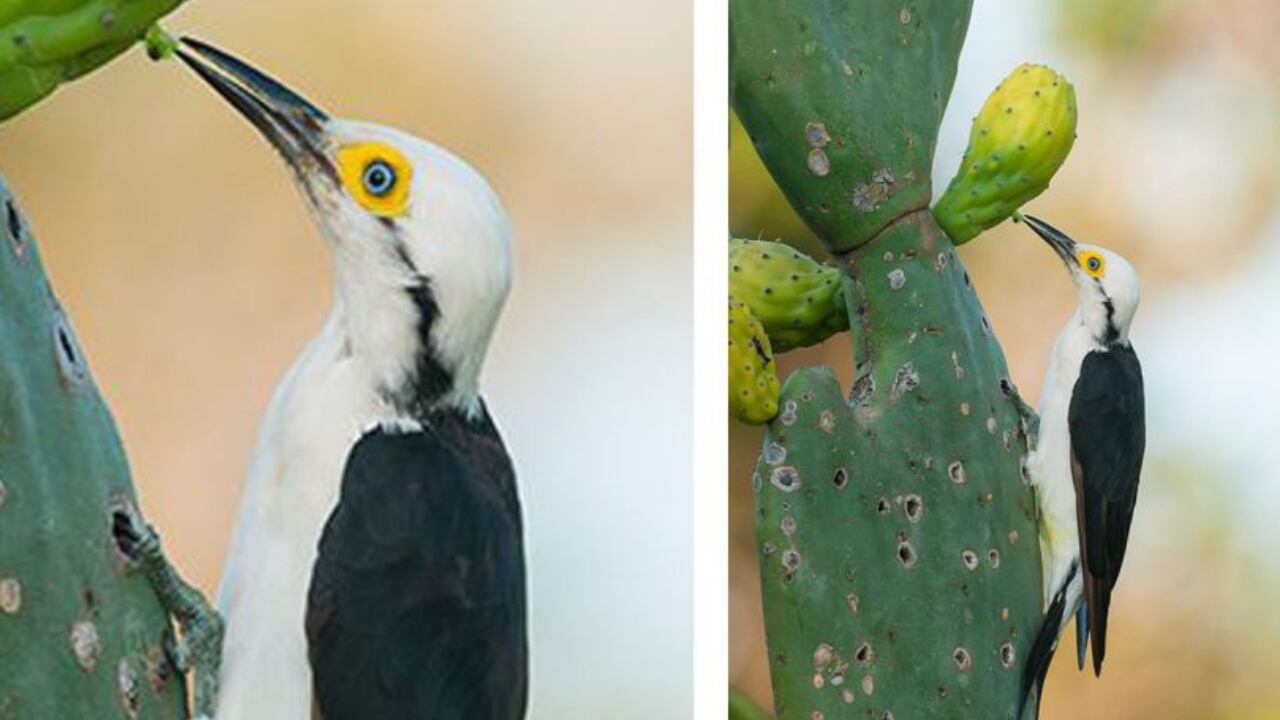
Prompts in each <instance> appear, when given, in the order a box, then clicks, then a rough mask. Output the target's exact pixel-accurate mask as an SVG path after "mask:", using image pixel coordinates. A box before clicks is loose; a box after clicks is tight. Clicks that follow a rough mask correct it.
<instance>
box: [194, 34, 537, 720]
mask: <svg viewBox="0 0 1280 720" xmlns="http://www.w3.org/2000/svg"><path fill="white" fill-rule="evenodd" d="M178 54H179V56H180V57H181V58H182V59H183V61H185V62H186V63H187V64H188V65H190V66H191V67H192V68H193V69H194V70H195V71H196V72H197V73H199V75H200V76H201V77H202V78H203V79H204V80H205V81H207V82H208V83H209V84H210V85H212V86H213V88H214V89H215V90H217V91H218V93H219V94H221V95H222V97H223V98H225V99H226V100H227V101H229V102H230V103H231V104H232V105H233V106H234V107H235V108H236V109H237V110H238V111H239V112H240V113H242V114H243V115H244V116H245V117H246V118H248V120H249V121H250V122H251V123H253V125H255V126H256V127H257V128H258V130H260V131H261V132H262V134H263V135H265V136H266V138H267V139H268V140H269V141H270V142H271V144H272V145H274V146H275V148H276V150H278V151H279V152H280V153H281V155H283V156H284V159H285V160H286V162H287V163H288V165H289V167H290V169H291V170H292V173H293V176H294V178H295V180H296V181H297V184H298V186H299V187H300V188H301V190H302V194H303V195H304V196H305V198H306V200H307V204H308V207H309V209H310V210H311V213H312V214H313V215H314V217H315V219H316V221H317V224H318V225H319V228H320V231H321V233H322V234H323V236H324V237H325V239H326V240H327V241H328V244H329V246H330V249H331V250H332V252H333V267H334V297H333V308H332V311H331V312H330V315H329V319H328V321H327V322H326V323H325V325H324V327H323V329H322V330H321V331H320V334H319V336H318V337H316V338H315V339H314V340H313V341H312V342H311V344H310V345H308V346H307V348H306V350H305V351H303V353H302V355H301V356H300V357H299V358H298V360H297V362H296V363H295V365H294V366H293V368H292V370H290V371H289V373H288V375H287V376H286V377H285V379H284V381H283V382H282V383H281V385H280V386H279V387H278V388H277V390H276V392H275V395H274V397H273V398H272V401H271V405H270V408H269V409H268V411H267V415H266V418H265V420H264V423H263V426H262V428H261V431H260V434H259V439H258V447H257V451H256V454H255V456H254V458H253V461H252V464H251V467H250V470H249V478H248V483H247V485H246V487H245V490H244V496H243V499H242V502H241V506H240V511H239V516H238V518H237V521H236V531H235V538H234V541H233V545H232V550H231V556H230V559H229V561H228V564H227V568H226V572H225V576H224V578H223V581H222V587H221V598H220V605H221V609H222V611H223V613H224V615H225V617H226V620H227V628H226V639H225V642H224V645H223V656H222V675H221V692H220V697H219V700H218V703H217V713H216V717H217V718H218V720H257V719H259V718H279V719H280V720H303V719H304V718H320V719H322V720H357V719H364V718H432V719H433V720H487V719H495V720H497V719H501V720H514V719H515V718H520V717H523V715H524V708H525V698H526V687H527V683H526V678H527V670H526V634H525V581H524V558H523V548H522V539H521V534H522V530H521V517H520V506H519V500H518V497H517V493H516V486H515V479H514V475H513V471H512V465H511V460H510V458H509V457H508V456H507V452H506V450H505V449H504V447H503V443H502V440H501V438H500V437H499V435H498V432H497V430H496V429H495V427H494V424H493V421H492V420H491V419H490V416H489V412H488V410H487V409H486V407H485V404H484V403H483V401H482V400H481V397H480V390H479V386H478V377H479V373H480V368H481V364H482V363H483V361H484V357H485V353H486V349H487V347H488V344H489V339H490V337H491V335H492V333H493V330H494V326H495V324H496V322H497V320H498V316H499V313H500V311H501V309H502V305H503V303H504V301H505V299H506V296H507V291H508V287H509V284H510V278H511V264H512V260H511V245H510V238H509V234H508V230H507V223H506V220H505V216H504V213H503V211H502V208H501V206H500V205H499V202H498V198H497V197H496V196H495V195H494V192H493V191H492V189H491V188H490V187H489V185H488V183H486V182H485V180H484V179H483V178H482V177H481V176H480V175H479V173H477V172H476V171H475V170H474V169H472V168H471V167H470V166H469V165H467V164H466V163H465V162H463V161H462V160H460V159H458V158H457V157H454V156H453V155H451V154H450V153H449V152H447V151H445V150H444V149H442V148H440V147H437V146H435V145H432V144H430V143H427V142H425V141H423V140H419V139H417V138H414V137H410V136H409V135H406V134H404V133H401V132H398V131H395V130H391V129H388V128H384V127H378V126H375V125H369V124H364V123H357V122H350V121H345V120H339V119H335V118H330V117H329V116H328V115H327V114H326V113H324V112H322V111H321V110H320V109H318V108H317V107H315V106H314V105H312V104H311V103H310V102H308V101H306V100H304V99H303V98H301V97H299V96H298V95H297V94H295V93H293V92H291V91H290V90H288V89H287V88H285V87H284V86H282V85H281V84H280V83H278V82H276V81H275V80H272V79H271V78H269V77H267V76H266V75H264V74H263V73H261V72H259V71H257V70H255V69H254V68H252V67H250V66H248V65H246V64H245V63H243V62H241V61H240V60H237V59H235V58H233V57H231V56H229V55H227V54H226V53H224V52H221V51H219V50H217V49H214V48H212V47H210V46H208V45H205V44H203V43H200V42H198V41H195V40H190V39H187V40H184V41H183V42H182V45H181V47H180V48H179V49H178Z"/></svg>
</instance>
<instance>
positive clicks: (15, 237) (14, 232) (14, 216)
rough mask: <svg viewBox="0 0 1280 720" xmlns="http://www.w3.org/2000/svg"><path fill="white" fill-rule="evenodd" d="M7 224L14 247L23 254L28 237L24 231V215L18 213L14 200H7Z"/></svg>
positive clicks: (19, 253)
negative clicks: (26, 237)
mask: <svg viewBox="0 0 1280 720" xmlns="http://www.w3.org/2000/svg"><path fill="white" fill-rule="evenodd" d="M4 207H5V225H6V226H7V227H8V228H9V241H10V242H12V243H13V249H14V250H15V251H16V252H17V253H18V255H22V252H23V250H24V249H25V248H26V239H25V238H24V237H23V232H22V216H21V215H20V214H18V208H17V206H15V205H14V204H13V201H12V200H7V201H5V204H4Z"/></svg>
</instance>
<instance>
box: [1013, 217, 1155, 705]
mask: <svg viewBox="0 0 1280 720" xmlns="http://www.w3.org/2000/svg"><path fill="white" fill-rule="evenodd" d="M1024 220H1025V221H1026V223H1027V225H1028V226H1030V227H1031V229H1032V230H1034V231H1035V232H1036V234H1038V235H1039V236H1040V237H1041V238H1043V239H1044V241H1045V242H1047V243H1048V244H1049V246H1050V247H1051V248H1053V251H1054V252H1055V253H1056V254H1057V255H1058V257H1059V258H1060V259H1061V260H1062V262H1063V263H1064V264H1065V265H1066V268H1067V271H1068V272H1069V273H1070V275H1071V280H1072V283H1073V285H1074V286H1075V291H1076V298H1077V302H1078V305H1077V307H1076V311H1075V313H1074V314H1072V316H1071V319H1070V320H1068V321H1067V324H1066V327H1064V328H1063V329H1062V332H1061V333H1060V334H1059V335H1058V339H1057V341H1056V342H1055V343H1054V346H1053V354H1052V356H1051V357H1050V358H1049V367H1048V370H1047V371H1046V373H1045V379H1044V385H1043V386H1042V388H1041V391H1040V408H1039V414H1040V431H1039V438H1038V442H1037V444H1036V448H1035V450H1034V452H1032V453H1031V455H1030V456H1029V457H1028V459H1027V469H1028V472H1029V474H1030V476H1031V482H1032V485H1033V486H1034V487H1035V490H1036V500H1037V503H1038V505H1039V511H1040V553H1041V561H1042V565H1043V571H1044V597H1045V598H1046V601H1047V603H1048V607H1047V609H1046V611H1045V616H1044V619H1043V621H1042V624H1041V627H1040V630H1039V632H1038V634H1037V636H1036V639H1035V642H1034V644H1033V645H1032V649H1031V653H1030V656H1029V657H1028V664H1027V667H1026V669H1025V675H1024V677H1023V691H1022V698H1021V704H1020V707H1019V711H1018V717H1019V718H1020V717H1022V709H1021V708H1022V706H1025V704H1026V702H1027V699H1028V697H1029V695H1030V692H1031V690H1032V689H1033V688H1034V689H1035V690H1036V691H1037V696H1038V693H1039V691H1040V689H1041V688H1043V685H1044V679H1045V676H1046V675H1047V674H1048V671H1049V663H1050V662H1051V661H1052V659H1053V654H1054V651H1055V650H1056V649H1057V646H1058V639H1059V637H1060V636H1061V635H1062V631H1063V628H1064V627H1065V626H1066V623H1067V621H1068V620H1069V619H1070V618H1071V617H1072V616H1073V615H1074V616H1075V619H1076V652H1077V662H1078V663H1079V665H1080V667H1081V668H1083V667H1084V661H1085V650H1086V647H1087V646H1088V645H1089V643H1090V642H1092V646H1093V669H1094V673H1095V674H1101V672H1102V660H1103V657H1104V656H1105V655H1106V647H1107V646H1106V640H1107V613H1108V609H1109V606H1110V604H1111V592H1112V590H1113V589H1114V588H1115V585H1116V579H1117V578H1118V577H1119V575H1120V566H1121V564H1122V563H1123V562H1124V553H1125V546H1126V545H1127V544H1128V541H1129V526H1130V523H1131V522H1132V520H1133V509H1134V503H1135V502H1136V501H1137V497H1138V475H1139V474H1140V472H1141V470H1142V456H1143V450H1144V448H1145V445H1146V425H1145V419H1144V415H1145V410H1144V397H1143V388H1142V368H1141V366H1140V365H1139V363H1138V356H1137V354H1135V353H1134V350H1133V346H1132V345H1131V344H1130V342H1129V325H1130V324H1131V323H1132V322H1133V316H1134V313H1135V312H1136V311H1137V309H1138V299H1139V295H1140V294H1141V291H1140V287H1139V284H1138V275H1137V273H1135V272H1134V269H1133V266H1131V265H1130V264H1129V263H1128V261H1126V260H1125V259H1124V258H1122V257H1120V256H1119V255H1117V254H1116V253H1114V252H1111V251H1110V250H1106V249H1104V248H1101V247H1097V246H1094V245H1085V244H1080V243H1077V242H1075V241H1074V240H1072V239H1071V238H1069V237H1067V235H1066V234H1064V233H1062V232H1061V231H1059V230H1057V229H1056V228H1054V227H1053V226H1051V225H1049V224H1048V223H1046V222H1043V221H1041V220H1038V219H1036V218H1033V217H1029V216H1028V217H1025V218H1024Z"/></svg>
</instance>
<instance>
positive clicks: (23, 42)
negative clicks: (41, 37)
mask: <svg viewBox="0 0 1280 720" xmlns="http://www.w3.org/2000/svg"><path fill="white" fill-rule="evenodd" d="M13 46H14V47H16V48H25V47H26V46H27V36H26V35H23V34H22V33H14V35H13Z"/></svg>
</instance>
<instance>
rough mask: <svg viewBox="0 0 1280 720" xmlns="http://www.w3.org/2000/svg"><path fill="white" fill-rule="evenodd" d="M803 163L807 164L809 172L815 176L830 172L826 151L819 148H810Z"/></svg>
mask: <svg viewBox="0 0 1280 720" xmlns="http://www.w3.org/2000/svg"><path fill="white" fill-rule="evenodd" d="M805 164H806V165H808V167H809V172H811V173H813V174H814V176H815V177H826V176H827V175H830V174H831V159H830V158H828V157H827V153H826V151H825V150H822V149H821V148H814V149H813V150H810V151H809V157H808V159H807V160H805Z"/></svg>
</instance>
